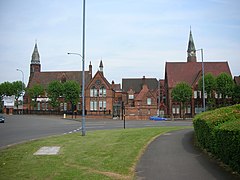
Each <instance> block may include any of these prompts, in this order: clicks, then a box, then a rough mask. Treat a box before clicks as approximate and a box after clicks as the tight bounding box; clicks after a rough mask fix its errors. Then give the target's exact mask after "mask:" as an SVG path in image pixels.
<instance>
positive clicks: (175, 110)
mask: <svg viewBox="0 0 240 180" xmlns="http://www.w3.org/2000/svg"><path fill="white" fill-rule="evenodd" d="M172 113H173V114H180V106H179V105H173V106H172Z"/></svg>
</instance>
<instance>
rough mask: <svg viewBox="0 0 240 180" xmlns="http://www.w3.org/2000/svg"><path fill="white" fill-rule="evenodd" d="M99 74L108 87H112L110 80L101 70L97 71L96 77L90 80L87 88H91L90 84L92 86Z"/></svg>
mask: <svg viewBox="0 0 240 180" xmlns="http://www.w3.org/2000/svg"><path fill="white" fill-rule="evenodd" d="M97 76H99V77H100V78H101V79H102V80H103V81H104V83H105V84H106V85H107V87H108V88H111V85H110V83H109V82H108V80H107V79H106V78H105V77H104V76H103V73H102V72H101V71H97V72H96V74H95V75H94V77H93V78H92V79H91V80H90V81H89V83H88V85H87V87H86V88H87V89H89V88H90V86H92V84H93V82H94V81H95V80H96V79H98V77H97Z"/></svg>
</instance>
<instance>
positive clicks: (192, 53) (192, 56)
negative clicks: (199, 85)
mask: <svg viewBox="0 0 240 180" xmlns="http://www.w3.org/2000/svg"><path fill="white" fill-rule="evenodd" d="M187 54H188V57H187V62H197V57H196V49H195V45H194V41H193V37H192V31H191V30H190V35H189V41H188V50H187Z"/></svg>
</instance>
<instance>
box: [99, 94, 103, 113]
mask: <svg viewBox="0 0 240 180" xmlns="http://www.w3.org/2000/svg"><path fill="white" fill-rule="evenodd" d="M99 95H100V94H99ZM102 110H103V102H102V101H99V111H102Z"/></svg>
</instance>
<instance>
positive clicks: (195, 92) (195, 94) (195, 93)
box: [194, 91, 198, 99]
mask: <svg viewBox="0 0 240 180" xmlns="http://www.w3.org/2000/svg"><path fill="white" fill-rule="evenodd" d="M197 94H198V92H197V91H194V99H197Z"/></svg>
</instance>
